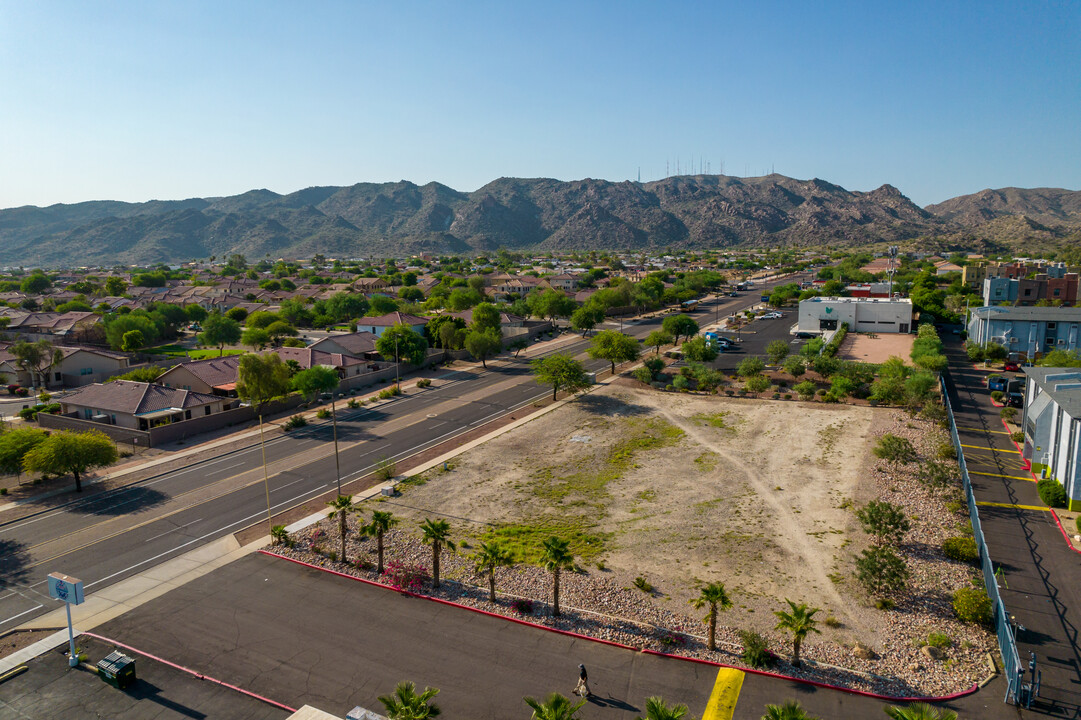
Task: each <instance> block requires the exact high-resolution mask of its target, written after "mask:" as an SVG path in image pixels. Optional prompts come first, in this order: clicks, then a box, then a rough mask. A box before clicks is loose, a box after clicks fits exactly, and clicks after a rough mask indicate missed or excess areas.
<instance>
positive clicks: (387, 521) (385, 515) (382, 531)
mask: <svg viewBox="0 0 1081 720" xmlns="http://www.w3.org/2000/svg"><path fill="white" fill-rule="evenodd" d="M397 524H398V518H396V517H394V515H393V514H391V513H389V512H387V511H386V510H374V511H372V521H371V522H370V523H368V524H366V525H364V526H363V527H361V529H360V531H361V532H362V533H364V534H365V535H368V536H369V537H374V538H375V548H376V553H377V555H378V556H379V566H378V567H377V568H376V570H377V571H378V573H379V574H380V575H382V574H383V536H384V535H386V534H387V533H388V532H389V531H390V529H391V528H392V527H394V526H395V525H397Z"/></svg>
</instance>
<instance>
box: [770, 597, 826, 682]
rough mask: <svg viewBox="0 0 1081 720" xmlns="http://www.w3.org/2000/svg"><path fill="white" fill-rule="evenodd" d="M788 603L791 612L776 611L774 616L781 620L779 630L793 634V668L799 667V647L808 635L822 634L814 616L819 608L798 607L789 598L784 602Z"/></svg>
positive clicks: (803, 604) (801, 605)
mask: <svg viewBox="0 0 1081 720" xmlns="http://www.w3.org/2000/svg"><path fill="white" fill-rule="evenodd" d="M784 601H785V602H786V603H788V607H789V608H791V612H785V611H783V610H775V611H774V613H773V614H774V615H776V616H777V617H778V618H780V622H778V623H777V626H776V629H777V630H787V631H788V632H790V633H792V667H799V666H800V662H799V646H800V644H801V643H802V642H803V639H804V638H805V637H807V634H808V633H812V632H815V633H821V632H822V631H821V630H819V629H818V628H817V627H815V625H816V624H817V622H818V621H817V620H815V619H814V615H815V613H816V612H818V608H809V609H808V607H807V603H800V604H799V605H797V604H796V603H794V602H792V601H791V600H789V599H788V598H785V600H784Z"/></svg>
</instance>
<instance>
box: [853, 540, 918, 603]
mask: <svg viewBox="0 0 1081 720" xmlns="http://www.w3.org/2000/svg"><path fill="white" fill-rule="evenodd" d="M856 577H857V578H858V579H859V581H860V583H862V584H863V586H864V587H865V588H867V590H868V591H869V592H871V593H874V594H876V595H892V594H895V593H898V592H901V591H902V590H904V588H905V585H906V584H907V583H908V577H909V572H908V566H907V565H905V561H904V560H902V559H901V558H899V557H897V555H896V554H895V553H894V552H893V551H892V550H890V549H889V548H887V547H873V548H871V549H869V550H864V551H863V553H861V554H860V557H859V559H858V560H856Z"/></svg>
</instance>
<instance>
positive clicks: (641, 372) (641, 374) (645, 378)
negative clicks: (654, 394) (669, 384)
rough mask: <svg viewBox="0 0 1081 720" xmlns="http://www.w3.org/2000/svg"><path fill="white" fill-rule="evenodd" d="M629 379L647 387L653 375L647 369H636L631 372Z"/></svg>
mask: <svg viewBox="0 0 1081 720" xmlns="http://www.w3.org/2000/svg"><path fill="white" fill-rule="evenodd" d="M631 377H633V378H634V379H635V380H637V381H639V382H642V383H645V384H646V385H648V384H649V383H650V382H651V381H652V380H653V373H651V372H650V371H649V368H647V367H638V368H635V369H634V370H633V371H631Z"/></svg>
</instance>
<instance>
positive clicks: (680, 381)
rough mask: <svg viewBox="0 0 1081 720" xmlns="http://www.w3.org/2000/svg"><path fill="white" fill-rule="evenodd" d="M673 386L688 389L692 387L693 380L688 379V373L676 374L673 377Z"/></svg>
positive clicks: (678, 388)
mask: <svg viewBox="0 0 1081 720" xmlns="http://www.w3.org/2000/svg"><path fill="white" fill-rule="evenodd" d="M672 387H674V388H675V389H676V390H680V391H683V390H687V389H689V388H690V387H691V381H690V380H688V379H687V376H686V375H676V376H675V377H674V378H672Z"/></svg>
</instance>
